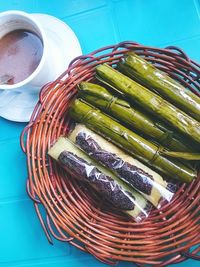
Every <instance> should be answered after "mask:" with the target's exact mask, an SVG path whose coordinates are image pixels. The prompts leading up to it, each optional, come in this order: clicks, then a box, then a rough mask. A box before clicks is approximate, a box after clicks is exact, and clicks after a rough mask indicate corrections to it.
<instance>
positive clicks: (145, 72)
mask: <svg viewBox="0 0 200 267" xmlns="http://www.w3.org/2000/svg"><path fill="white" fill-rule="evenodd" d="M118 68H119V69H120V71H122V72H123V73H124V74H126V75H127V76H129V77H130V78H133V79H134V80H137V81H138V82H139V83H141V84H143V85H144V86H146V87H147V88H150V89H153V90H155V91H156V92H157V93H158V94H160V95H161V96H162V97H164V98H165V99H167V100H168V101H169V102H171V103H172V104H174V105H175V106H177V107H179V108H180V109H181V110H183V111H185V112H186V113H187V114H189V115H190V116H191V117H193V118H195V119H196V120H197V121H200V98H199V97H198V96H197V95H195V94H194V93H193V92H191V91H189V90H188V89H186V88H184V87H183V86H182V85H181V84H179V83H178V82H176V81H175V80H173V79H172V78H171V77H169V76H168V75H167V74H166V73H164V72H163V71H161V70H159V69H157V68H156V67H154V66H153V65H152V64H150V63H149V62H147V61H146V60H145V59H143V58H142V57H140V56H138V55H136V54H135V53H133V52H130V53H127V54H126V55H125V56H124V58H123V59H122V60H121V61H120V63H119V64H118Z"/></svg>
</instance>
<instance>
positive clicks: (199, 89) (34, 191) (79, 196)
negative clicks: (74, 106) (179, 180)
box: [21, 42, 200, 266]
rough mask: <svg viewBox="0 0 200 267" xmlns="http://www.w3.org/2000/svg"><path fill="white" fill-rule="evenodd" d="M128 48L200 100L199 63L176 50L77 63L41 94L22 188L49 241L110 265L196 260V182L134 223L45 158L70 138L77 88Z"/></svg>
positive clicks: (97, 55) (28, 136)
mask: <svg viewBox="0 0 200 267" xmlns="http://www.w3.org/2000/svg"><path fill="white" fill-rule="evenodd" d="M130 49H131V50H134V51H135V52H136V53H137V54H139V55H142V56H144V57H145V58H146V59H147V60H148V61H150V62H152V63H153V64H155V65H156V66H157V67H158V68H160V69H162V70H164V71H165V72H167V73H168V74H169V75H170V76H171V77H173V78H175V79H176V80H178V81H179V82H180V83H182V84H183V85H184V86H186V87H187V88H189V89H190V90H192V91H193V92H194V93H196V94H197V95H200V65H198V64H197V63H195V62H194V61H192V60H190V59H189V58H188V57H187V55H186V54H185V53H183V52H182V51H181V50H180V49H177V48H176V47H167V48H165V49H158V48H153V47H146V46H143V45H139V44H137V43H133V42H123V43H120V44H117V45H113V46H108V47H104V48H101V49H99V50H97V51H94V52H92V53H90V54H88V55H85V56H80V57H78V58H76V59H74V60H73V62H71V64H70V66H69V68H68V70H66V72H65V73H64V74H63V75H62V76H61V77H59V78H58V79H57V80H56V81H54V82H53V83H50V84H48V85H46V86H45V87H44V88H43V89H42V90H41V93H40V97H39V102H38V104H37V105H36V107H35V109H34V112H33V114H32V117H31V120H30V122H29V124H28V126H27V127H26V128H25V129H24V131H23V133H22V136H21V146H22V149H23V151H24V152H25V153H26V156H27V166H28V180H27V191H28V194H29V196H30V197H31V199H32V200H33V203H34V206H35V210H36V212H37V215H38V217H39V220H40V222H41V225H42V227H43V229H44V231H45V234H46V236H47V238H48V240H49V242H50V243H52V237H54V238H56V239H58V240H60V241H64V242H69V243H70V244H72V245H74V246H76V247H77V248H79V249H81V250H83V251H85V252H89V253H91V254H93V255H94V256H95V257H96V258H97V259H99V260H101V261H103V262H104V263H107V264H115V263H117V262H118V261H129V262H134V263H136V264H137V265H139V266H146V265H148V266H149V265H150V266H152V265H153V266H166V265H169V264H172V263H178V262H181V261H184V260H186V259H187V258H194V259H197V260H200V256H199V255H198V253H199V251H200V246H199V244H200V179H199V178H197V179H196V180H195V181H193V182H192V183H191V184H189V185H186V184H183V185H182V186H181V187H180V188H179V189H178V191H177V193H176V194H175V197H174V198H173V201H172V202H171V203H170V204H168V205H166V206H164V207H163V208H162V209H161V210H159V211H158V210H154V211H153V212H152V213H151V215H150V216H149V217H148V219H147V220H145V221H144V222H142V223H135V222H134V221H132V220H131V219H130V218H128V217H126V216H125V215H123V214H122V213H116V212H112V210H111V209H110V207H109V206H107V205H106V204H105V203H104V202H103V201H102V200H101V199H100V198H99V197H98V196H97V195H96V194H95V193H94V192H91V190H89V189H87V187H82V186H81V184H80V183H79V182H78V181H77V180H75V179H72V178H70V177H67V176H66V173H65V172H63V170H62V169H61V168H59V166H58V165H56V164H55V163H54V162H52V160H51V159H50V158H49V157H48V155H47V151H48V148H49V147H50V145H51V144H52V143H53V142H54V141H55V140H56V139H57V138H58V137H59V136H61V135H67V133H68V130H69V126H70V122H71V121H70V118H69V116H68V108H69V104H70V101H71V99H72V98H73V97H74V96H75V95H76V92H77V89H76V85H77V84H78V83H80V82H81V81H89V80H94V73H95V66H96V65H98V64H100V63H104V62H107V63H108V64H112V65H114V64H115V63H116V62H118V60H119V59H120V58H121V57H122V56H123V54H124V53H126V52H127V51H129V50H130ZM194 246H195V247H194Z"/></svg>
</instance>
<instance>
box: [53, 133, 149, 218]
mask: <svg viewBox="0 0 200 267" xmlns="http://www.w3.org/2000/svg"><path fill="white" fill-rule="evenodd" d="M48 153H49V155H50V156H51V157H52V158H54V159H55V160H57V161H58V162H59V164H60V165H61V166H62V167H63V168H64V169H65V170H66V171H67V172H69V173H70V174H71V175H73V177H74V178H76V179H79V180H81V181H83V182H85V183H87V184H89V185H90V186H92V187H93V188H94V189H95V190H96V191H97V192H98V193H99V194H100V195H101V196H102V197H103V199H105V201H109V202H110V203H111V204H112V205H113V206H114V207H115V208H117V209H118V210H122V211H123V212H126V213H127V214H129V215H130V216H132V217H133V218H134V219H135V221H137V222H140V221H142V220H143V219H144V218H146V217H147V216H148V213H149V212H150V210H151V204H150V203H149V202H148V201H147V200H146V199H145V198H144V197H143V196H142V195H140V194H139V193H137V192H136V191H135V190H133V189H132V188H131V187H129V186H128V185H126V184H125V183H124V182H123V181H121V180H120V179H118V178H117V177H116V176H115V175H113V173H111V172H110V171H109V170H107V169H106V168H104V167H103V166H101V165H99V164H98V163H97V162H95V161H93V160H92V159H91V158H90V157H88V156H87V155H86V154H85V153H84V152H83V151H81V150H80V149H79V148H77V147H76V146H75V145H74V144H73V143H72V142H70V141H69V140H68V139H67V138H64V137H60V138H59V139H58V140H57V141H56V143H55V144H54V145H53V146H52V147H51V148H50V150H49V152H48Z"/></svg>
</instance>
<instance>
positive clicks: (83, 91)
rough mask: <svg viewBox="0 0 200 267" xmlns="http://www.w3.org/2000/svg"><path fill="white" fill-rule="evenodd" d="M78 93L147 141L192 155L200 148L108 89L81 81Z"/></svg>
mask: <svg viewBox="0 0 200 267" xmlns="http://www.w3.org/2000/svg"><path fill="white" fill-rule="evenodd" d="M78 92H79V97H80V98H82V99H84V100H85V101H86V102H88V103H90V104H91V105H93V106H95V107H97V108H99V109H100V110H102V111H103V112H105V113H107V114H108V115H110V116H112V117H113V118H115V119H116V120H119V121H120V123H122V124H123V125H126V126H128V127H129V128H130V129H133V130H136V131H137V132H138V133H139V134H140V135H142V136H143V137H144V138H147V139H148V140H152V141H154V142H156V143H158V144H162V145H163V146H164V147H166V148H167V149H170V150H172V151H179V152H180V151H183V152H192V151H196V150H197V148H198V146H196V144H193V143H192V142H189V141H188V140H187V138H185V136H183V135H180V134H177V133H176V132H175V131H174V130H173V129H172V128H170V127H169V126H168V125H166V124H164V123H163V122H162V121H158V120H157V119H156V118H154V117H152V116H150V115H149V114H146V113H145V112H144V111H143V112H142V111H141V110H140V109H139V108H138V107H137V106H136V105H133V104H132V105H130V104H129V102H128V101H125V100H124V99H122V98H119V97H118V96H116V95H114V94H113V93H111V92H110V91H109V90H108V89H107V88H104V87H102V86H100V85H98V84H94V83H90V82H81V83H80V84H79V86H78Z"/></svg>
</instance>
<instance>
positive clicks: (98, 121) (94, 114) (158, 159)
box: [69, 99, 197, 182]
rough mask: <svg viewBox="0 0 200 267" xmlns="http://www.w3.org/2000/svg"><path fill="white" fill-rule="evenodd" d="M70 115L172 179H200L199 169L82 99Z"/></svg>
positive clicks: (72, 108)
mask: <svg viewBox="0 0 200 267" xmlns="http://www.w3.org/2000/svg"><path fill="white" fill-rule="evenodd" d="M69 114H70V115H71V117H72V118H74V119H75V121H77V122H81V123H83V124H85V125H86V126H87V127H88V128H90V129H91V130H93V131H95V132H97V133H99V134H100V135H102V136H104V137H105V138H107V139H108V140H109V141H111V142H113V143H114V144H116V145H118V146H120V147H121V148H123V150H125V151H127V152H128V153H130V154H131V155H133V156H135V157H136V158H137V159H139V160H141V161H142V162H144V163H146V164H148V165H149V166H153V167H154V168H155V169H156V170H158V171H160V172H162V173H163V174H165V175H167V176H168V177H171V178H174V179H179V180H181V181H184V182H191V181H192V180H193V178H195V177H196V176H197V173H196V171H195V170H192V169H190V168H188V167H187V166H185V165H184V164H183V163H181V162H179V161H176V160H174V159H169V158H167V157H165V156H163V155H161V154H160V150H162V148H160V147H159V146H157V145H155V144H153V143H151V142H149V141H147V140H145V139H144V138H143V137H141V136H139V135H138V134H136V133H134V132H132V131H131V130H129V129H127V128H126V127H124V126H122V125H121V124H120V123H118V122H117V121H115V120H113V119H112V118H111V117H109V116H107V115H105V114H103V113H102V112H101V111H100V110H99V109H96V108H94V107H92V106H90V105H88V104H86V103H85V102H84V101H83V100H81V99H75V101H74V102H73V103H72V104H71V107H70V110H69Z"/></svg>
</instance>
